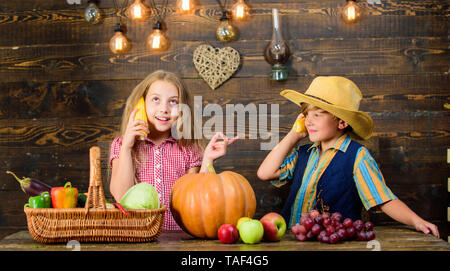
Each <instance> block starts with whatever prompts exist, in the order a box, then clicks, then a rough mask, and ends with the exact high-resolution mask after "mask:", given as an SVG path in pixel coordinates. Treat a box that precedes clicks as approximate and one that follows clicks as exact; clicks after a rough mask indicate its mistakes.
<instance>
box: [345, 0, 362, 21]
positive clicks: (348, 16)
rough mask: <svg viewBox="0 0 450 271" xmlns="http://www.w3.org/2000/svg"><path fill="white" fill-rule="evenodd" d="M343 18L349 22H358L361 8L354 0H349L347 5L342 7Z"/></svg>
mask: <svg viewBox="0 0 450 271" xmlns="http://www.w3.org/2000/svg"><path fill="white" fill-rule="evenodd" d="M341 15H342V19H343V20H344V22H346V23H348V24H352V23H354V22H357V21H358V20H359V18H360V17H361V8H360V7H359V5H358V4H357V3H356V1H354V0H347V5H345V6H344V8H343V9H342V13H341Z"/></svg>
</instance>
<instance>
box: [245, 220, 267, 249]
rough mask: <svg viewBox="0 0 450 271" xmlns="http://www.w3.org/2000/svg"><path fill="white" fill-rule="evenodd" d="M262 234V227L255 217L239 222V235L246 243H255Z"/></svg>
mask: <svg viewBox="0 0 450 271" xmlns="http://www.w3.org/2000/svg"><path fill="white" fill-rule="evenodd" d="M263 236H264V227H263V225H262V223H261V222H260V221H259V220H257V219H250V220H246V221H244V222H242V223H241V225H240V228H239V237H241V240H242V242H244V243H246V244H256V243H259V242H260V241H261V239H262V238H263Z"/></svg>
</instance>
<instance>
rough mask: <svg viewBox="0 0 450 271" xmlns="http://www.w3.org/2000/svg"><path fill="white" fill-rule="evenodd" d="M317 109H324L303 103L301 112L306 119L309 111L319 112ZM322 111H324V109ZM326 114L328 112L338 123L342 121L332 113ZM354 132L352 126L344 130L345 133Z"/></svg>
mask: <svg viewBox="0 0 450 271" xmlns="http://www.w3.org/2000/svg"><path fill="white" fill-rule="evenodd" d="M317 109H322V108H320V107H318V106H315V105H312V104H308V103H302V107H301V112H302V114H303V115H305V117H306V114H307V113H308V112H309V111H312V110H317ZM322 110H323V109H322ZM325 112H327V113H328V114H330V115H332V116H333V118H334V119H335V120H338V121H339V120H341V119H340V118H338V117H336V116H335V115H333V114H331V113H330V112H328V111H325ZM352 131H353V128H352V127H351V126H350V125H348V126H347V127H345V129H344V133H348V132H352ZM352 135H353V134H352Z"/></svg>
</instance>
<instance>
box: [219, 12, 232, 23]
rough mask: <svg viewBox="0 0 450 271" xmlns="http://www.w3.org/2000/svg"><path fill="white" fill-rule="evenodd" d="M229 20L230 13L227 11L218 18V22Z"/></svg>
mask: <svg viewBox="0 0 450 271" xmlns="http://www.w3.org/2000/svg"><path fill="white" fill-rule="evenodd" d="M228 19H230V12H229V11H228V10H224V11H222V16H221V17H220V21H221V22H222V21H226V20H228Z"/></svg>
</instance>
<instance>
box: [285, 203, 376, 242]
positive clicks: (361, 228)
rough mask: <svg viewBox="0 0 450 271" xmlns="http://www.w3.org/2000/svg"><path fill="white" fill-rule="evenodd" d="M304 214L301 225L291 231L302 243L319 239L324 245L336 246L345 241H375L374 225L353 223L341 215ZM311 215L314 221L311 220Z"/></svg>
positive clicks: (359, 222)
mask: <svg viewBox="0 0 450 271" xmlns="http://www.w3.org/2000/svg"><path fill="white" fill-rule="evenodd" d="M313 211H314V212H312V211H311V212H309V213H305V214H302V217H301V218H300V223H296V224H295V225H294V226H293V227H292V229H291V231H292V233H293V234H294V235H295V238H296V239H297V240H299V241H301V242H304V241H307V240H314V239H317V240H318V241H320V242H322V243H328V244H336V243H339V242H340V241H344V240H355V239H356V240H358V241H370V240H373V239H375V232H374V231H373V227H374V225H373V223H372V222H370V221H367V222H366V223H364V222H363V221H362V220H356V221H352V219H350V218H345V219H344V220H343V221H342V219H343V217H342V215H341V214H340V213H338V212H335V213H333V214H329V213H322V214H320V213H319V215H317V212H316V211H315V210H313ZM311 215H312V216H313V217H314V219H312V218H311Z"/></svg>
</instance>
